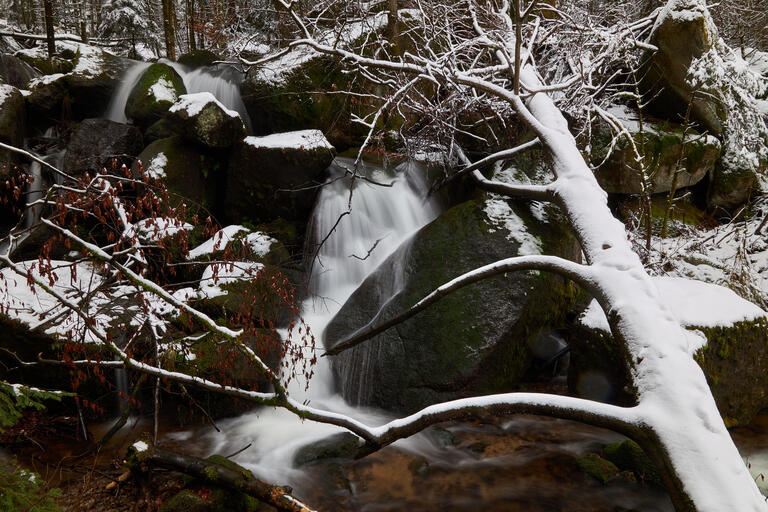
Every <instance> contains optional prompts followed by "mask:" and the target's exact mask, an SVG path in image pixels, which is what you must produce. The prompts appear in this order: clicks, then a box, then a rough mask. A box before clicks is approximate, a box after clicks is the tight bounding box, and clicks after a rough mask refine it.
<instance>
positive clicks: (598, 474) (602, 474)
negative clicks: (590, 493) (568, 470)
mask: <svg viewBox="0 0 768 512" xmlns="http://www.w3.org/2000/svg"><path fill="white" fill-rule="evenodd" d="M578 462H579V468H580V469H581V470H582V471H583V472H585V473H586V474H588V475H589V476H591V477H594V478H596V479H597V480H599V481H600V483H603V484H604V483H607V482H608V481H609V480H611V479H613V478H614V477H616V475H618V474H619V468H617V467H616V465H615V464H614V463H612V462H611V461H609V460H606V459H604V458H602V457H601V456H600V455H598V454H596V453H590V454H588V455H587V456H585V457H582V458H581V459H579V461H578Z"/></svg>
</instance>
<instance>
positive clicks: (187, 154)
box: [133, 135, 225, 207]
mask: <svg viewBox="0 0 768 512" xmlns="http://www.w3.org/2000/svg"><path fill="white" fill-rule="evenodd" d="M137 160H138V161H139V162H141V164H142V166H143V168H144V172H146V173H147V174H148V175H149V176H150V177H151V178H156V179H159V180H161V181H162V182H163V183H165V184H166V186H167V187H168V191H169V192H171V193H173V194H178V195H179V196H181V197H184V198H189V199H191V200H192V201H194V202H196V203H199V204H202V205H204V206H208V207H210V206H213V205H214V204H216V203H217V199H218V195H219V189H220V186H219V185H220V184H221V183H222V182H223V180H222V178H221V177H222V174H223V172H224V171H225V169H223V168H222V166H221V163H220V160H219V159H217V158H210V157H206V155H204V154H203V152H202V151H201V150H200V148H199V147H197V146H196V145H194V144H192V143H191V142H189V141H187V140H186V139H184V138H183V137H181V136H178V135H176V136H173V137H168V138H165V139H159V140H156V141H154V142H153V143H152V144H150V145H149V146H147V147H146V148H144V150H143V151H142V152H141V154H140V155H139V156H138V158H137ZM133 170H134V172H136V171H137V170H138V164H134V166H133ZM217 184H219V185H217Z"/></svg>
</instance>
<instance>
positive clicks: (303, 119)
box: [240, 49, 366, 151]
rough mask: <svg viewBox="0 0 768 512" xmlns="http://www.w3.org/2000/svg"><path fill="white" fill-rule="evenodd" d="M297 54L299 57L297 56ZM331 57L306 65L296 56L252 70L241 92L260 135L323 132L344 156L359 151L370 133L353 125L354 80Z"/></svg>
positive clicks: (300, 52)
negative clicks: (348, 92) (348, 151)
mask: <svg viewBox="0 0 768 512" xmlns="http://www.w3.org/2000/svg"><path fill="white" fill-rule="evenodd" d="M294 54H295V55H294ZM343 69H344V68H343V66H342V64H341V63H340V62H339V61H338V60H337V59H336V58H334V57H331V56H315V57H312V58H310V59H306V58H305V56H304V50H303V49H302V50H296V51H294V52H292V53H291V54H289V55H288V56H286V57H285V58H283V59H281V60H280V61H277V62H273V63H267V64H265V65H264V66H262V67H260V68H256V67H254V68H252V69H251V70H250V71H249V72H248V75H247V76H246V79H245V80H244V81H243V83H242V84H241V86H240V89H241V92H242V97H243V102H244V103H245V106H246V108H247V109H248V114H249V115H250V117H251V123H252V128H253V131H254V133H255V134H256V135H268V134H271V133H278V132H287V131H294V130H304V129H309V128H314V129H318V130H322V131H323V133H325V134H326V136H327V137H328V140H330V141H331V143H332V144H333V145H334V146H335V147H336V148H338V149H339V150H340V151H343V150H345V149H346V148H348V147H359V146H360V145H361V143H362V141H363V139H364V137H365V133H366V131H365V128H364V127H362V126H361V125H357V124H356V123H352V122H351V120H350V119H351V118H350V113H351V112H356V113H361V112H358V111H359V110H360V109H362V108H364V105H361V104H358V103H355V104H352V100H350V96H348V95H345V94H338V93H337V92H338V91H345V90H349V89H350V88H351V87H352V84H353V77H352V76H351V75H348V74H344V73H343V72H342V70H343Z"/></svg>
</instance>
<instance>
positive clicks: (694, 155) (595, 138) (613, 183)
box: [591, 106, 720, 194]
mask: <svg viewBox="0 0 768 512" xmlns="http://www.w3.org/2000/svg"><path fill="white" fill-rule="evenodd" d="M609 112H610V113H611V114H613V115H615V116H616V118H617V119H619V121H621V123H622V125H623V126H624V128H626V129H627V131H628V132H629V133H630V136H631V137H632V139H633V141H634V144H635V146H636V147H637V148H638V151H644V155H641V156H642V157H643V159H642V162H643V166H644V168H645V172H646V174H647V175H648V177H649V180H648V185H650V190H649V191H650V192H651V193H661V192H669V191H670V190H671V189H672V185H673V182H674V178H675V174H677V183H676V188H677V189H682V188H685V187H690V186H693V185H695V184H696V183H698V182H700V181H701V180H702V179H704V177H705V176H706V175H707V174H708V173H711V172H712V171H713V170H714V168H715V163H716V161H717V159H718V157H719V156H720V141H718V140H717V138H715V137H713V136H711V135H701V134H699V133H698V132H696V131H695V130H693V129H690V128H688V129H687V130H685V129H684V127H683V126H680V125H677V124H674V123H669V122H664V121H660V120H652V119H647V118H646V119H643V129H642V131H641V130H640V123H639V120H638V117H637V114H636V113H634V112H632V111H631V110H629V109H627V108H625V107H622V106H616V107H613V108H612V109H610V111H609ZM592 133H593V135H592V153H591V163H592V165H594V166H598V165H599V167H597V168H596V169H595V178H597V182H598V183H599V184H600V186H601V187H602V188H603V189H604V190H605V191H606V192H609V193H613V194H640V193H642V191H643V188H642V179H641V168H640V165H638V163H637V162H636V159H635V152H634V150H633V148H632V146H631V144H630V143H629V141H628V140H627V139H626V137H620V138H619V139H618V141H617V144H616V145H615V146H614V148H613V150H612V152H611V154H610V156H608V151H609V150H610V149H611V148H610V144H611V139H612V134H611V130H610V128H609V127H608V125H607V123H605V122H604V121H602V120H601V121H599V122H598V123H597V125H596V126H595V127H594V128H593V132H592ZM600 164H602V165H600Z"/></svg>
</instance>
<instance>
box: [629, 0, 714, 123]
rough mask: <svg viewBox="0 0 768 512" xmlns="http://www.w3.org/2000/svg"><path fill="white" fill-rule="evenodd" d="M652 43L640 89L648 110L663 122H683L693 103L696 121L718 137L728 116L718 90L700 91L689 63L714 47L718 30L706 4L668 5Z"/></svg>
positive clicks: (690, 0)
mask: <svg viewBox="0 0 768 512" xmlns="http://www.w3.org/2000/svg"><path fill="white" fill-rule="evenodd" d="M649 39H650V40H649V42H650V43H651V44H653V45H655V46H656V47H658V49H659V50H658V51H656V52H650V51H649V52H648V55H647V56H646V57H645V58H644V62H646V63H647V64H646V65H645V66H644V68H643V69H642V70H641V72H640V74H639V76H641V77H642V80H641V83H640V86H641V89H642V90H643V92H644V93H645V94H646V95H647V97H648V98H652V101H651V104H650V108H651V109H652V110H653V112H655V113H656V114H658V115H659V116H660V117H667V118H670V119H674V118H673V117H670V116H678V119H681V118H683V117H684V115H685V112H686V110H687V109H688V104H689V103H690V104H691V107H692V108H691V114H692V117H693V118H694V119H695V120H697V121H699V122H700V123H701V124H702V125H704V126H705V127H706V128H707V129H708V130H709V131H710V132H712V133H713V134H715V135H720V134H722V133H723V130H724V122H725V119H726V116H727V112H726V107H725V105H724V104H723V103H722V101H720V98H721V94H720V93H719V91H716V90H699V89H696V88H695V87H694V86H693V85H692V83H691V80H690V77H689V69H690V67H691V64H692V63H693V62H694V61H695V60H697V59H699V58H701V57H702V56H703V55H704V54H706V53H707V52H709V51H711V50H713V49H714V48H715V44H716V43H717V40H718V33H717V27H716V26H715V23H714V21H713V20H712V16H711V15H710V13H709V10H708V9H707V5H706V2H705V1H704V0H670V1H668V2H667V4H666V6H665V7H664V8H663V9H662V11H661V12H660V13H659V16H658V18H657V19H656V23H655V25H654V26H653V30H652V31H651V35H650V38H649Z"/></svg>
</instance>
